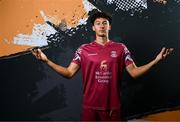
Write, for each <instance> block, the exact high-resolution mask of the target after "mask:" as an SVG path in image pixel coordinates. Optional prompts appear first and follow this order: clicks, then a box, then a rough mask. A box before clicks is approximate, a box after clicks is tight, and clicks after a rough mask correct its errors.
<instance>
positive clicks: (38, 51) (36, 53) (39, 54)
mask: <svg viewBox="0 0 180 122" xmlns="http://www.w3.org/2000/svg"><path fill="white" fill-rule="evenodd" d="M31 52H32V54H33V55H34V56H35V57H36V58H37V59H38V60H41V61H44V62H47V61H48V58H47V56H46V55H45V54H44V53H43V52H42V51H41V49H33V50H31Z"/></svg>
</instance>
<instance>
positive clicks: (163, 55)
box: [155, 47, 174, 62]
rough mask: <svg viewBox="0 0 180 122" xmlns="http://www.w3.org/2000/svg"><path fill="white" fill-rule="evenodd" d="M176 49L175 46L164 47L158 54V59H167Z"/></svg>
mask: <svg viewBox="0 0 180 122" xmlns="http://www.w3.org/2000/svg"><path fill="white" fill-rule="evenodd" d="M173 50H174V49H173V48H165V47H163V48H162V49H161V52H160V53H159V54H158V55H157V56H156V59H155V60H156V61H157V62H159V61H161V60H164V59H166V58H167V57H168V56H169V55H170V54H171V53H172V51H173Z"/></svg>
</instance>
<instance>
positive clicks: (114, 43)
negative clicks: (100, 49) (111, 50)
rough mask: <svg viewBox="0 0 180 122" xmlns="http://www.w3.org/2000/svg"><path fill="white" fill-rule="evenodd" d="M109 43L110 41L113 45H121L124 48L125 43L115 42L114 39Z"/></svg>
mask: <svg viewBox="0 0 180 122" xmlns="http://www.w3.org/2000/svg"><path fill="white" fill-rule="evenodd" d="M111 43H112V45H113V46H118V47H121V48H126V45H125V44H124V43H121V42H115V41H111Z"/></svg>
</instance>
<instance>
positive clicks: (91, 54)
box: [88, 53, 97, 56]
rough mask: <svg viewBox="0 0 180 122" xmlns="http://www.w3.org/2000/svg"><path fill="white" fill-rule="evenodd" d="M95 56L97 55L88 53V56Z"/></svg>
mask: <svg viewBox="0 0 180 122" xmlns="http://www.w3.org/2000/svg"><path fill="white" fill-rule="evenodd" d="M94 55H97V53H89V54H88V56H94Z"/></svg>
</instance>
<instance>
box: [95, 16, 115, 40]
mask: <svg viewBox="0 0 180 122" xmlns="http://www.w3.org/2000/svg"><path fill="white" fill-rule="evenodd" d="M92 29H93V31H95V33H96V35H97V36H100V37H104V36H108V34H109V30H111V26H110V24H109V21H108V20H107V19H105V18H97V19H96V20H95V21H94V25H93V26H92Z"/></svg>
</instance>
